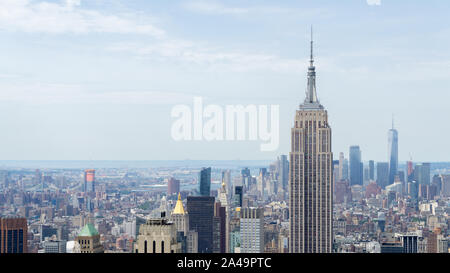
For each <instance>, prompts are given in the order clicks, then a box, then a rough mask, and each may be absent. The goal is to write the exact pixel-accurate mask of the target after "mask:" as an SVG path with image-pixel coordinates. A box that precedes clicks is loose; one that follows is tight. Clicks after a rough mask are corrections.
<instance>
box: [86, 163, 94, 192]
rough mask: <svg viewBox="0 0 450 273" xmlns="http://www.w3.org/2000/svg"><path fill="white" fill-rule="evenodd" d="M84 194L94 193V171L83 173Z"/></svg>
mask: <svg viewBox="0 0 450 273" xmlns="http://www.w3.org/2000/svg"><path fill="white" fill-rule="evenodd" d="M84 192H85V193H92V192H95V170H93V169H89V170H85V171H84Z"/></svg>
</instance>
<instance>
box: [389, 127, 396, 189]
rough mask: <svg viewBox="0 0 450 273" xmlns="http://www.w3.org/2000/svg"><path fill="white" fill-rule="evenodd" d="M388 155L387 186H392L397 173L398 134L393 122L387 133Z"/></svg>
mask: <svg viewBox="0 0 450 273" xmlns="http://www.w3.org/2000/svg"><path fill="white" fill-rule="evenodd" d="M388 153H389V184H392V183H394V179H395V176H396V175H397V172H398V132H397V130H395V129H394V122H392V129H390V130H389V132H388Z"/></svg>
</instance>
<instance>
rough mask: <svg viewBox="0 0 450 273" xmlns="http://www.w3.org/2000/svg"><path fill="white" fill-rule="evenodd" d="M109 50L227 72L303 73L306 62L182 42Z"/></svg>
mask: <svg viewBox="0 0 450 273" xmlns="http://www.w3.org/2000/svg"><path fill="white" fill-rule="evenodd" d="M107 50H109V51H116V52H127V53H133V54H135V55H136V56H138V57H140V58H142V59H149V60H152V61H161V62H176V63H188V64H193V65H203V66H209V67H213V68H220V69H228V70H231V71H250V70H266V71H277V72H294V73H298V72H299V71H304V69H305V65H306V63H307V60H306V59H305V60H297V59H288V58H281V57H280V56H277V55H274V54H268V53H264V52H263V53H257V52H253V53H249V52H242V51H233V50H227V49H223V48H217V47H213V46H209V45H205V44H202V43H194V42H191V41H185V40H176V39H173V40H164V41H159V42H155V43H152V44H141V43H119V44H115V45H112V46H110V47H108V48H107Z"/></svg>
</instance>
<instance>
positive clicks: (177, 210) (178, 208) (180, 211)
mask: <svg viewBox="0 0 450 273" xmlns="http://www.w3.org/2000/svg"><path fill="white" fill-rule="evenodd" d="M172 214H186V212H184V207H183V202H181V194H180V193H178V200H177V204H176V205H175V208H174V209H173V212H172Z"/></svg>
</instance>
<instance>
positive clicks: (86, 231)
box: [78, 224, 98, 236]
mask: <svg viewBox="0 0 450 273" xmlns="http://www.w3.org/2000/svg"><path fill="white" fill-rule="evenodd" d="M97 234H98V231H97V230H96V229H95V227H94V226H93V225H92V224H86V225H85V226H84V227H83V229H82V230H81V231H80V234H78V236H94V235H97Z"/></svg>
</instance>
